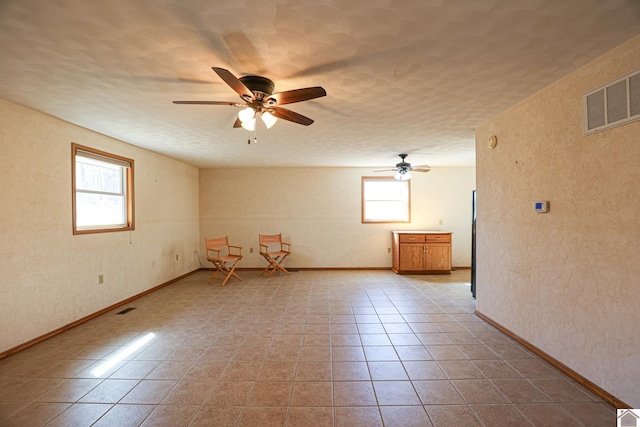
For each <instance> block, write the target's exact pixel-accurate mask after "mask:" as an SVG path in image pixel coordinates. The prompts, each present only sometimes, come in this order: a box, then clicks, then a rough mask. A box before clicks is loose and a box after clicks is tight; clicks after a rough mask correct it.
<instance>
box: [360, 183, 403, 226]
mask: <svg viewBox="0 0 640 427" xmlns="http://www.w3.org/2000/svg"><path fill="white" fill-rule="evenodd" d="M367 181H387V182H394V183H399V184H400V183H402V184H406V185H407V219H406V220H388V219H386V220H380V221H379V220H371V219H366V200H365V196H364V193H365V190H364V187H365V183H366V182H367ZM361 198H362V223H363V224H395V223H400V224H406V223H410V222H411V180H407V181H399V180H397V179H395V178H394V177H392V176H363V177H362V190H361Z"/></svg>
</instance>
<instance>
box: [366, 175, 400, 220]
mask: <svg viewBox="0 0 640 427" xmlns="http://www.w3.org/2000/svg"><path fill="white" fill-rule="evenodd" d="M410 221H411V181H398V180H395V179H394V178H393V177H390V176H389V177H377V176H376V177H372V176H363V177H362V222H363V223H372V222H410Z"/></svg>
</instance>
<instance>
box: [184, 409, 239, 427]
mask: <svg viewBox="0 0 640 427" xmlns="http://www.w3.org/2000/svg"><path fill="white" fill-rule="evenodd" d="M242 410H243V408H242V407H234V406H202V407H200V410H199V411H198V412H197V413H196V415H195V416H194V417H193V420H192V421H191V424H189V427H211V426H216V427H235V426H236V424H237V422H238V420H239V419H240V415H241V414H242Z"/></svg>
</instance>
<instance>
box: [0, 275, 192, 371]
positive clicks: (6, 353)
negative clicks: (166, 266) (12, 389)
mask: <svg viewBox="0 0 640 427" xmlns="http://www.w3.org/2000/svg"><path fill="white" fill-rule="evenodd" d="M197 271H199V269H198V270H193V271H191V272H189V273H186V274H183V275H182V276H179V277H176V278H175V279H171V280H169V281H168V282H164V283H162V284H160V285H158V286H155V287H153V288H151V289H147V290H146V291H144V292H141V293H139V294H137V295H134V296H132V297H130V298H127V299H125V300H123V301H120V302H118V303H116V304H113V305H110V306H109V307H107V308H103V309H102V310H100V311H97V312H95V313H93V314H90V315H88V316H85V317H83V318H81V319H78V320H76V321H75V322H72V323H69V324H68V325H65V326H62V327H60V328H58V329H56V330H54V331H51V332H49V333H46V334H44V335H41V336H39V337H37V338H34V339H32V340H30V341H27V342H25V343H23V344H20V345H18V346H16V347H13V348H10V349H9V350H6V351H3V352H2V353H0V360H2V359H4V358H6V357H9V356H11V355H12V354H16V353H18V352H20V351H22V350H26V349H27V348H29V347H32V346H34V345H36V344H39V343H41V342H43V341H45V340H47V339H49V338H51V337H54V336H56V335H58V334H61V333H63V332H65V331H68V330H69V329H71V328H74V327H76V326H78V325H81V324H83V323H85V322H88V321H89V320H91V319H95V318H96V317H98V316H101V315H103V314H104V313H107V312H109V311H111V310H113V309H114V308H118V307H120V306H123V305H125V304H128V303H130V302H131V301H133V300H136V299H138V298H141V297H143V296H145V295H148V294H150V293H152V292H154V291H157V290H158V289H160V288H164V287H165V286H167V285H170V284H172V283H175V282H177V281H178V280H181V279H184V278H185V277H188V276H190V275H192V274H193V273H196V272H197Z"/></svg>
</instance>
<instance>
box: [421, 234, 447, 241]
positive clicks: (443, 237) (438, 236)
mask: <svg viewBox="0 0 640 427" xmlns="http://www.w3.org/2000/svg"><path fill="white" fill-rule="evenodd" d="M426 237H427V242H442V243H450V242H451V234H427V235H426Z"/></svg>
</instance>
